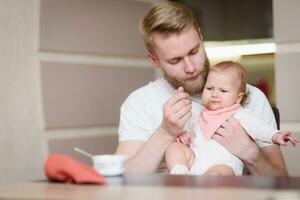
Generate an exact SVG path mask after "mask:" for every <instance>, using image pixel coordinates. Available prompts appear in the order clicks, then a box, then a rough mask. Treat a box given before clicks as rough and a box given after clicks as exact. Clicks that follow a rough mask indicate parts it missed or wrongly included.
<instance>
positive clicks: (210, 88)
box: [166, 61, 298, 175]
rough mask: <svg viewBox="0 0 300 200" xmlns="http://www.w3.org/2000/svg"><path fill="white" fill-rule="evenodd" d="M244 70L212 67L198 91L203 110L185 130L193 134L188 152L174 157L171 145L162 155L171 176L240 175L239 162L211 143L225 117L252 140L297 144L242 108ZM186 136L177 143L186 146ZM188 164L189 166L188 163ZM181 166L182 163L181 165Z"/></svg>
mask: <svg viewBox="0 0 300 200" xmlns="http://www.w3.org/2000/svg"><path fill="white" fill-rule="evenodd" d="M246 96H247V94H246V71H245V69H244V68H243V66H242V65H240V64H238V63H235V62H231V61H227V62H221V63H218V64H217V65H215V66H214V67H212V68H211V69H210V71H209V74H208V77H207V81H206V83H205V86H204V89H203V92H202V104H203V106H204V108H203V109H202V112H201V113H200V115H199V116H197V117H194V118H192V119H191V120H190V121H189V122H188V123H187V124H186V126H185V130H187V131H188V132H192V133H195V138H194V139H193V140H192V143H191V145H190V148H191V149H192V152H190V153H189V152H182V153H181V154H182V156H178V155H176V156H174V153H175V152H176V154H178V149H177V150H175V151H174V148H173V149H172V148H171V146H172V145H171V146H170V148H169V149H168V150H167V152H166V163H167V166H168V168H169V169H170V170H171V171H170V173H171V174H197V175H201V174H210V175H242V172H243V162H242V161H241V160H240V159H239V158H237V157H236V156H234V155H233V154H231V153H230V152H229V151H228V150H227V149H225V148H224V147H223V146H222V145H220V144H219V143H218V142H216V141H215V140H213V139H211V138H212V136H213V135H214V134H216V133H215V132H216V131H217V129H218V128H219V127H220V126H222V124H223V123H224V122H225V121H226V120H227V119H228V118H229V117H231V116H232V117H234V118H235V119H237V120H238V121H239V122H240V124H241V126H242V127H243V128H244V129H245V131H246V132H247V133H248V135H249V136H250V137H251V138H252V139H253V140H254V141H261V142H265V143H275V144H279V145H283V146H286V145H287V143H288V142H291V143H292V144H293V145H294V146H295V145H296V144H297V143H298V141H297V140H296V139H295V138H294V137H293V136H292V135H291V133H290V132H286V131H279V130H277V129H275V128H274V127H272V126H269V125H267V124H266V123H265V122H263V121H261V120H259V119H257V118H256V117H254V116H253V115H252V114H251V113H250V112H249V110H246V109H244V108H243V107H242V105H244V104H245V101H246ZM186 134H187V133H184V134H182V135H180V136H179V137H178V139H177V141H180V142H182V143H187V142H186V140H187V138H188V137H187V135H186ZM191 161H192V163H191ZM182 163H185V164H184V165H183V164H182Z"/></svg>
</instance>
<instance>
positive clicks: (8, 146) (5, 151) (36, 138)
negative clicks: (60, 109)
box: [0, 0, 47, 184]
mask: <svg viewBox="0 0 300 200" xmlns="http://www.w3.org/2000/svg"><path fill="white" fill-rule="evenodd" d="M38 24H39V1H38V0H31V1H28V0H1V3H0V36H1V37H0V70H1V72H0V93H1V98H0V105H1V106H0V158H1V160H0V184H10V183H16V182H24V181H29V180H37V179H42V178H43V162H44V159H45V156H46V152H47V148H46V141H45V136H44V132H43V116H42V111H41V94H40V86H41V85H40V71H39V63H38V56H37V55H38V54H37V48H38V37H39V35H38Z"/></svg>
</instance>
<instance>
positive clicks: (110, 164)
mask: <svg viewBox="0 0 300 200" xmlns="http://www.w3.org/2000/svg"><path fill="white" fill-rule="evenodd" d="M92 160H93V167H94V169H95V170H96V171H97V172H98V173H100V174H101V175H103V176H119V175H122V174H123V173H124V167H125V161H126V156H124V155H114V154H104V155H96V156H92Z"/></svg>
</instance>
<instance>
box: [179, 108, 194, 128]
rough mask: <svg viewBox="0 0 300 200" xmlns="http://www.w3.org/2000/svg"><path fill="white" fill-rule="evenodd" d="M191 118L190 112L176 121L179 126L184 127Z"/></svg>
mask: <svg viewBox="0 0 300 200" xmlns="http://www.w3.org/2000/svg"><path fill="white" fill-rule="evenodd" d="M191 117H192V111H189V112H188V113H187V114H186V115H184V116H183V117H181V118H180V119H179V121H178V124H179V126H182V127H183V126H184V125H185V124H186V122H187V121H188V120H189V119H190V118H191Z"/></svg>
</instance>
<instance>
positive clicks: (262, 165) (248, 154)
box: [212, 118, 288, 176]
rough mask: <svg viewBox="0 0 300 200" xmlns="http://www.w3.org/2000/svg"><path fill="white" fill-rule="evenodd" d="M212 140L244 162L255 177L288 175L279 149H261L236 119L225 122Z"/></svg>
mask: <svg viewBox="0 0 300 200" xmlns="http://www.w3.org/2000/svg"><path fill="white" fill-rule="evenodd" d="M212 138H213V139H214V140H216V141H217V142H219V143H220V144H221V145H223V146H224V147H225V148H226V149H227V150H228V151H230V152H231V153H233V154H234V155H236V156H237V157H239V158H240V159H241V160H243V161H244V162H245V164H246V166H247V167H248V168H249V171H250V173H251V174H253V175H269V176H287V175H288V173H287V170H286V166H285V163H284V160H283V157H282V154H281V152H280V149H279V147H278V146H275V145H272V146H269V147H265V148H262V149H260V148H259V147H258V146H257V145H256V143H255V142H254V141H253V140H252V139H251V138H250V137H249V136H248V135H247V133H246V132H245V130H244V129H243V128H242V127H241V125H240V124H239V122H238V121H237V120H236V119H234V118H229V119H228V120H227V121H226V122H224V124H223V125H222V126H221V127H220V128H219V129H218V130H217V132H216V134H214V136H213V137H212Z"/></svg>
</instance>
